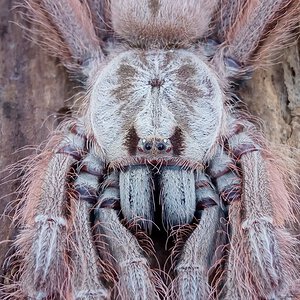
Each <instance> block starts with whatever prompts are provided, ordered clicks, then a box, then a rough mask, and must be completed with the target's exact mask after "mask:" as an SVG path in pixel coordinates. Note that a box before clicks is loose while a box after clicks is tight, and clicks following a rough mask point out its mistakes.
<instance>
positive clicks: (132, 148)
mask: <svg viewBox="0 0 300 300" xmlns="http://www.w3.org/2000/svg"><path fill="white" fill-rule="evenodd" d="M139 140H140V139H139V137H138V135H137V134H136V131H135V128H134V127H133V126H131V127H130V128H129V130H128V133H127V135H126V137H125V142H124V145H125V146H126V147H127V149H128V152H129V154H130V155H135V154H136V151H137V145H138V142H139Z"/></svg>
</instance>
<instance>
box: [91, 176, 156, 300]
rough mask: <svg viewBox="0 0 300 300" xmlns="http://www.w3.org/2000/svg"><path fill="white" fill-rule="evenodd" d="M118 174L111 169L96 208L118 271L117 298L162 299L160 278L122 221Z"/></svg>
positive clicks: (103, 234) (104, 237) (99, 226)
mask: <svg viewBox="0 0 300 300" xmlns="http://www.w3.org/2000/svg"><path fill="white" fill-rule="evenodd" d="M119 201H120V190H119V173H118V172H116V171H114V172H112V173H111V174H110V175H109V176H108V177H107V179H106V180H105V181H104V190H103V192H102V194H101V195H100V198H99V201H98V203H99V204H98V206H97V208H96V211H95V213H96V219H97V220H98V222H97V230H98V233H99V234H98V236H99V237H100V236H102V238H103V239H104V240H105V242H106V243H107V245H108V247H109V249H110V251H109V252H110V253H111V255H112V257H113V259H114V263H115V265H116V271H117V273H118V283H117V289H118V290H117V296H116V297H117V298H120V299H133V300H134V299H136V300H137V299H159V292H158V290H159V289H160V288H162V283H161V282H158V281H160V279H159V278H158V277H157V276H156V275H155V274H154V272H152V271H151V270H150V267H149V262H148V261H147V259H146V257H145V256H144V254H143V250H142V248H141V246H140V245H139V243H138V241H137V239H136V238H135V237H134V236H133V235H132V234H131V233H130V232H129V231H128V230H127V229H126V228H125V227H124V226H123V225H122V224H121V222H120V220H119V216H118V211H117V210H116V208H119V206H120V204H119Z"/></svg>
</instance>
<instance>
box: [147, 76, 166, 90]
mask: <svg viewBox="0 0 300 300" xmlns="http://www.w3.org/2000/svg"><path fill="white" fill-rule="evenodd" d="M164 82H165V80H164V79H159V78H154V79H151V80H149V82H148V84H149V85H151V87H153V88H159V87H161V86H162V85H163V84H164Z"/></svg>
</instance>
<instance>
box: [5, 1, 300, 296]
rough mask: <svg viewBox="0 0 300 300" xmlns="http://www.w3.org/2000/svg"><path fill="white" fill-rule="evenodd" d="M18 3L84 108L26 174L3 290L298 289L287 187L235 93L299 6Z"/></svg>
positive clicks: (227, 292)
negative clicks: (76, 83)
mask: <svg viewBox="0 0 300 300" xmlns="http://www.w3.org/2000/svg"><path fill="white" fill-rule="evenodd" d="M24 5H25V6H26V9H27V13H28V18H29V19H30V21H31V22H33V23H35V24H36V27H35V28H36V30H38V32H39V33H40V37H41V42H42V43H43V44H44V45H46V47H47V48H48V50H49V51H50V52H51V53H52V54H53V55H55V56H57V57H59V58H60V60H61V62H62V63H63V64H64V66H65V67H66V68H67V69H68V70H69V71H70V72H71V73H72V74H75V75H76V76H77V78H79V79H80V81H81V82H82V83H83V87H84V88H85V90H86V96H85V99H86V101H85V103H84V105H83V107H81V108H80V110H79V111H78V112H77V117H74V118H73V119H71V120H69V121H68V122H64V123H63V124H62V125H61V127H60V128H59V129H58V130H57V132H55V133H54V134H53V137H52V138H51V140H50V141H49V143H48V145H47V147H46V148H45V149H44V151H43V152H42V153H41V154H40V155H39V156H38V157H36V158H35V162H34V165H33V166H31V167H30V170H29V171H28V175H27V177H26V178H27V179H26V180H25V183H24V191H25V192H24V196H23V199H22V201H21V204H20V208H19V211H18V218H17V219H18V221H19V226H20V231H19V234H18V236H17V239H16V241H15V244H14V247H15V248H16V253H15V254H14V257H15V259H12V261H13V262H14V264H15V267H16V266H17V269H18V271H17V272H15V273H14V275H13V278H12V279H11V280H12V281H13V283H12V284H11V285H9V286H5V287H4V288H3V290H4V291H5V290H6V291H9V292H6V295H5V296H4V297H5V299H10V298H12V299H111V298H113V299H115V298H117V299H118V298H121V299H160V298H164V297H165V298H169V299H209V298H212V299H292V298H293V297H297V291H296V282H297V275H298V274H297V262H298V255H297V253H296V250H295V249H296V246H297V242H296V240H295V239H294V238H293V237H292V236H291V235H290V234H289V233H288V231H287V230H286V229H285V226H286V222H288V221H290V220H291V219H293V218H294V215H293V211H292V200H291V195H290V193H289V192H288V187H287V184H286V183H285V182H286V181H285V178H284V174H283V173H282V172H281V171H280V168H279V167H277V165H276V159H274V156H273V155H272V154H271V153H270V150H269V149H268V147H267V144H266V142H265V141H264V139H263V137H262V135H261V134H260V132H259V130H257V129H256V126H255V125H254V123H253V122H252V121H251V119H250V117H249V116H248V115H247V114H246V113H244V112H243V110H241V109H239V107H238V105H237V104H236V103H237V99H236V97H235V96H234V88H235V86H236V85H238V84H239V82H240V80H245V79H248V78H249V77H250V75H251V72H252V71H253V70H254V69H255V68H258V67H260V66H262V65H263V63H264V62H265V61H266V59H267V58H269V57H270V55H271V54H272V53H273V52H274V51H273V50H275V49H278V47H279V46H280V45H281V44H283V43H284V42H286V41H287V40H288V39H289V38H290V37H291V35H290V32H291V30H292V29H294V28H295V26H296V24H297V21H298V18H299V12H300V2H299V1H292V0H277V1H274V0H261V1H257V0H250V1H246V0H234V1H218V0H210V1H208V0H197V1H196V0H186V1H171V0H127V1H121V0H110V1H104V0H103V1H101V0H81V1H79V0H60V1H59V0H27V1H26V2H25V4H24ZM158 229H159V230H160V233H158V232H159V231H158ZM163 232H165V233H163ZM160 235H162V236H163V237H161V236H160ZM152 239H153V241H154V242H152ZM167 239H170V240H171V242H170V243H171V244H172V245H173V248H172V249H170V248H168V249H167V250H168V251H167V252H168V253H167V255H170V256H171V262H172V263H171V267H170V266H168V263H167V264H166V266H165V270H162V267H159V264H157V262H156V261H155V256H160V252H159V250H157V251H156V250H155V249H158V247H159V246H157V245H156V244H159V243H160V244H162V245H160V246H164V243H166V240H167ZM162 240H163V241H162ZM153 244H154V245H153ZM155 251H156V253H155ZM162 252H163V251H162ZM161 260H164V259H161ZM165 272H168V276H167V275H166V274H165Z"/></svg>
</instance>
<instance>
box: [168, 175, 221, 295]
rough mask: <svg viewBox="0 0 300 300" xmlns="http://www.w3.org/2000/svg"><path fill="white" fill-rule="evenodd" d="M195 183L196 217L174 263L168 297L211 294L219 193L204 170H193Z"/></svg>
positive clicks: (217, 227) (219, 211)
mask: <svg viewBox="0 0 300 300" xmlns="http://www.w3.org/2000/svg"><path fill="white" fill-rule="evenodd" d="M195 184H196V199H197V209H196V216H197V217H199V219H200V220H199V224H197V227H196V228H195V230H194V231H193V232H192V234H191V235H190V236H189V238H188V239H187V241H186V242H185V244H184V246H183V249H182V252H181V255H180V259H179V262H178V264H177V265H176V267H175V272H176V278H175V280H174V282H173V283H172V284H171V288H172V290H171V291H170V295H171V297H170V298H171V299H188V300H190V299H194V300H195V299H208V297H209V296H210V294H211V290H210V286H209V270H210V268H211V267H212V265H213V264H214V253H215V246H216V240H217V235H218V229H219V227H220V218H221V216H222V210H221V208H220V201H219V196H218V194H217V193H216V190H215V188H214V186H213V184H212V182H211V180H210V178H209V177H208V176H207V175H206V174H205V173H203V172H198V173H197V174H196V178H195ZM200 214H201V217H200ZM179 230H180V229H179Z"/></svg>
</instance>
